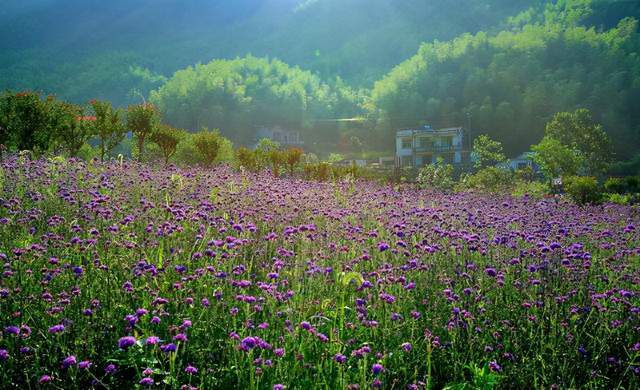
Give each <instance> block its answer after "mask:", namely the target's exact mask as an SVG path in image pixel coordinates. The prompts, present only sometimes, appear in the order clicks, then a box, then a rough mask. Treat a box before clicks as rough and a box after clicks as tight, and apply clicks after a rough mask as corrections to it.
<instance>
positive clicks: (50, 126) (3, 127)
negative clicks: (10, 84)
mask: <svg viewBox="0 0 640 390" xmlns="http://www.w3.org/2000/svg"><path fill="white" fill-rule="evenodd" d="M58 108H60V106H59V105H58V102H57V101H56V100H55V99H54V98H53V97H52V96H49V97H47V99H46V100H44V101H43V100H42V99H41V98H40V95H39V94H37V93H34V92H19V93H12V92H5V93H3V94H2V95H0V144H2V145H5V146H6V147H7V148H8V149H9V150H12V151H16V150H33V151H35V152H44V151H47V150H49V149H50V147H51V146H52V142H53V141H54V140H55V134H56V129H57V127H58V126H59V125H60V124H61V123H67V122H69V121H72V120H74V119H75V118H74V117H73V116H72V115H71V116H70V115H69V113H68V112H67V110H62V109H58Z"/></svg>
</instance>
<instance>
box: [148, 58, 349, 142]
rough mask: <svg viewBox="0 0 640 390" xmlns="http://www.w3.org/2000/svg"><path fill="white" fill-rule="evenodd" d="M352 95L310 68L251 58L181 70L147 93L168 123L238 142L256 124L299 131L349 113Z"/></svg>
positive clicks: (248, 135)
mask: <svg viewBox="0 0 640 390" xmlns="http://www.w3.org/2000/svg"><path fill="white" fill-rule="evenodd" d="M354 99H355V97H353V94H352V93H351V92H350V91H349V90H348V87H346V86H345V85H343V84H336V85H335V86H333V87H332V86H330V85H328V84H326V83H323V82H321V81H320V79H319V78H318V76H316V75H313V74H312V73H310V72H306V71H302V70H300V69H299V68H293V67H289V66H288V65H286V64H285V63H283V62H281V61H278V60H271V61H269V60H268V59H262V58H256V57H252V56H247V57H245V58H238V59H235V60H215V61H212V62H210V63H208V64H205V65H201V64H199V65H196V66H195V67H189V68H187V69H184V70H180V71H178V72H176V73H175V74H174V75H173V77H172V78H171V79H169V81H168V82H167V83H166V84H164V85H163V86H162V87H161V88H159V89H158V90H157V91H154V92H153V93H152V94H151V100H152V101H153V102H154V103H155V104H156V105H157V106H158V108H159V109H160V111H162V113H163V114H164V117H165V118H166V120H167V121H168V122H169V123H172V124H174V125H177V126H180V127H184V128H187V129H196V128H200V127H202V126H211V127H214V126H215V127H217V128H220V129H221V131H222V133H223V134H224V135H226V136H233V137H234V140H237V141H243V142H250V141H251V140H253V137H254V136H255V135H254V133H253V129H254V128H255V126H256V124H261V125H266V126H272V125H280V126H285V127H293V128H301V129H303V130H304V129H305V128H308V127H309V125H310V121H311V120H312V119H321V118H335V117H341V116H343V115H351V114H353V113H355V112H356V109H357V103H356V101H355V100H354Z"/></svg>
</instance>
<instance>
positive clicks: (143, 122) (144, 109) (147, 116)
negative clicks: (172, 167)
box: [127, 103, 160, 161]
mask: <svg viewBox="0 0 640 390" xmlns="http://www.w3.org/2000/svg"><path fill="white" fill-rule="evenodd" d="M159 121H160V115H159V113H158V111H157V110H156V108H155V106H154V105H153V104H148V103H143V104H133V105H130V106H129V107H128V108H127V127H128V128H129V130H131V131H132V132H133V135H134V136H135V137H136V141H137V144H138V159H139V160H140V161H142V159H143V158H144V147H145V141H147V138H148V137H150V136H151V135H152V134H153V132H154V131H156V129H157V126H158V123H159Z"/></svg>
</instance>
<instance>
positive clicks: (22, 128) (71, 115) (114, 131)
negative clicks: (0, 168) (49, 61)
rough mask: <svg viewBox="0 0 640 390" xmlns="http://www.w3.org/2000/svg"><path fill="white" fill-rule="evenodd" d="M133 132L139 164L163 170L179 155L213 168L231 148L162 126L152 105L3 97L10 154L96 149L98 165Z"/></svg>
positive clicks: (0, 123)
mask: <svg viewBox="0 0 640 390" xmlns="http://www.w3.org/2000/svg"><path fill="white" fill-rule="evenodd" d="M128 132H130V133H131V135H132V137H133V140H134V141H135V145H136V146H135V149H134V150H133V151H132V152H133V155H134V156H135V157H136V158H137V159H138V160H143V159H145V158H150V159H156V158H161V159H162V160H163V161H164V162H165V164H167V163H168V162H169V160H170V159H171V158H172V157H174V156H175V155H176V153H177V152H180V155H181V159H182V160H183V161H184V162H186V163H199V164H203V165H212V164H214V163H215V162H216V161H217V159H218V157H219V155H220V152H221V151H222V153H226V154H229V153H230V150H231V149H232V145H231V143H230V141H229V140H227V139H225V138H224V137H222V136H221V135H220V134H219V132H218V131H209V130H207V129H203V130H202V131H199V132H197V133H189V132H187V131H185V130H182V129H177V128H174V127H172V126H170V125H167V124H165V123H162V122H161V120H160V113H159V111H158V110H157V109H156V107H155V106H154V105H153V104H150V103H146V102H145V103H143V104H134V105H130V106H129V107H127V108H126V109H117V108H114V107H113V106H112V105H111V103H109V102H106V101H100V100H91V101H90V102H89V104H87V105H86V106H81V105H75V104H71V103H68V102H64V101H61V100H58V99H56V98H55V97H53V96H47V97H46V98H44V99H43V98H42V97H41V96H40V95H39V94H37V93H34V92H19V93H12V92H8V91H7V92H5V93H3V94H2V95H1V96H0V144H2V145H4V147H5V148H6V149H8V150H10V151H19V150H32V151H34V152H36V153H45V152H52V153H66V154H67V155H69V156H77V155H78V154H79V153H80V151H81V149H82V148H83V147H88V143H89V142H91V143H94V144H95V145H96V146H95V149H97V152H96V155H97V157H99V158H100V160H105V159H107V158H111V157H113V152H114V150H115V148H116V147H118V146H119V145H121V144H122V143H123V141H125V139H126V135H127V133H128Z"/></svg>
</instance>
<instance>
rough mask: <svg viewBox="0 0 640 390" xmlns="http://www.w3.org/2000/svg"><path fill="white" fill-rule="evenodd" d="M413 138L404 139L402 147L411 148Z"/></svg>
mask: <svg viewBox="0 0 640 390" xmlns="http://www.w3.org/2000/svg"><path fill="white" fill-rule="evenodd" d="M411 147H412V146H411V138H403V139H402V149H411Z"/></svg>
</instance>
